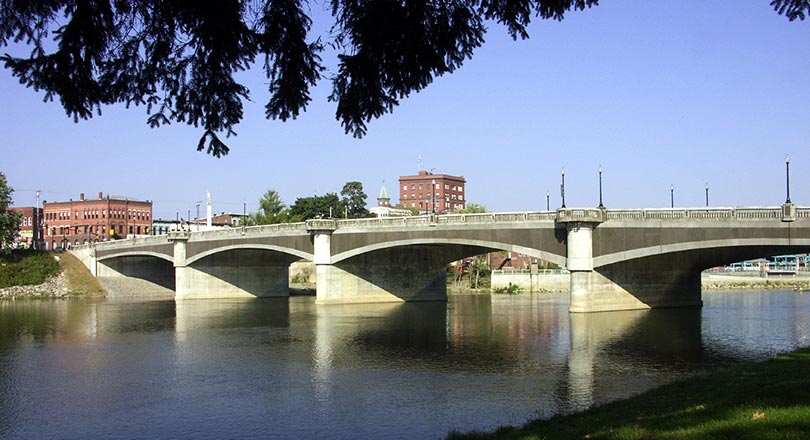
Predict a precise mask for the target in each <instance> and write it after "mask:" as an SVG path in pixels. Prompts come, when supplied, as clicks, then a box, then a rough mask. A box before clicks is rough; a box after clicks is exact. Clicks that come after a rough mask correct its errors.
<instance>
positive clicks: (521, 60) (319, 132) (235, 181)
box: [0, 0, 810, 218]
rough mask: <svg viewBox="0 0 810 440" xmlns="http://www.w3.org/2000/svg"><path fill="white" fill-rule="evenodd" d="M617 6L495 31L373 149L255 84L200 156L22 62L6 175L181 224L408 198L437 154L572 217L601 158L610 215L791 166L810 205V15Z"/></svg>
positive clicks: (722, 7) (382, 132) (474, 181)
mask: <svg viewBox="0 0 810 440" xmlns="http://www.w3.org/2000/svg"><path fill="white" fill-rule="evenodd" d="M602 3H603V4H602V5H600V6H598V7H595V8H592V9H590V10H586V11H584V12H572V13H569V14H568V16H567V18H566V19H565V20H563V21H562V22H553V21H539V20H537V21H535V22H534V23H533V24H532V26H531V28H530V35H531V38H530V39H529V40H526V41H517V42H514V41H512V40H511V38H509V37H508V35H507V33H506V30H505V29H504V28H502V27H501V26H498V25H497V24H491V25H490V30H489V32H488V34H487V42H486V43H485V45H484V46H483V47H482V48H480V49H479V50H478V51H476V54H475V56H474V57H473V59H472V60H469V61H467V63H465V65H464V66H463V67H462V68H461V69H459V70H458V71H456V72H455V73H454V74H451V75H447V76H445V77H442V78H438V79H437V80H436V81H434V83H433V84H431V85H430V86H429V87H428V88H427V89H426V90H424V91H423V92H421V93H418V94H414V95H412V96H411V97H410V98H408V99H405V100H403V101H402V102H401V104H400V106H399V107H397V108H396V109H395V111H394V113H393V114H389V115H386V116H384V117H383V118H382V119H378V120H375V121H372V122H371V124H370V125H369V132H368V135H367V136H366V137H364V138H363V139H360V140H358V139H354V138H353V137H351V136H349V135H346V134H344V132H343V129H342V128H341V126H340V124H339V122H338V121H336V120H335V118H334V112H335V106H334V104H333V103H329V102H327V100H326V97H327V96H328V94H329V91H330V84H329V83H328V82H327V81H324V82H322V83H321V84H320V85H319V87H318V88H317V89H315V90H314V93H313V102H312V103H311V105H310V107H309V110H308V111H307V112H306V113H305V114H303V115H302V116H301V117H300V118H299V119H298V120H295V121H291V122H287V123H282V122H280V121H267V120H265V119H264V108H263V107H264V103H265V102H266V100H267V95H266V93H265V86H264V85H263V81H262V80H263V78H262V76H261V72H260V71H258V70H257V71H256V72H251V73H249V74H247V75H245V76H244V81H245V83H246V84H247V85H248V86H250V87H251V88H252V98H253V100H254V102H252V103H247V104H246V108H245V118H244V120H243V122H242V123H241V124H240V125H239V126H237V127H236V131H237V132H238V133H239V135H238V136H237V137H235V138H230V139H228V144H229V145H230V147H231V152H230V154H229V155H228V156H226V157H224V158H221V159H216V158H214V157H211V156H209V155H207V154H205V153H200V152H197V151H196V148H195V147H196V143H197V140H198V139H199V136H200V135H201V133H202V132H201V130H200V129H195V128H193V127H188V126H185V125H181V124H177V123H175V124H173V125H172V126H169V127H163V128H160V129H150V128H149V127H148V126H147V125H146V122H145V120H146V117H147V116H146V113H145V109H144V108H143V107H139V108H131V109H129V110H126V109H124V108H123V106H115V107H111V108H106V109H104V113H103V115H102V116H101V117H95V118H93V119H91V120H87V121H80V122H79V123H78V124H75V123H74V122H73V121H72V119H70V118H68V117H67V116H65V113H64V111H63V110H62V108H61V106H60V105H59V104H58V103H43V102H42V94H41V93H35V92H34V91H33V90H30V89H26V88H24V87H23V86H21V85H19V84H18V83H17V82H16V80H15V79H14V78H12V77H11V75H10V74H9V72H8V71H6V70H5V69H2V70H1V71H0V87H2V88H1V89H0V90H2V97H3V100H2V102H3V105H2V106H1V107H2V108H0V125H1V127H0V128H1V129H2V133H3V141H2V144H0V145H1V146H0V153H1V154H0V171H2V172H3V173H5V175H6V177H7V178H8V180H9V182H10V184H11V185H12V186H13V187H14V188H15V190H16V191H15V193H14V202H15V205H17V206H29V205H33V204H34V191H35V190H37V189H41V190H42V199H44V200H51V201H57V200H68V199H69V198H73V199H77V198H78V197H79V193H82V192H83V193H85V194H86V195H87V196H88V197H90V196H95V195H96V194H97V193H98V192H99V191H103V192H104V193H105V194H115V195H127V196H131V197H136V198H142V199H149V200H153V201H154V212H155V216H156V217H164V218H174V216H175V212H176V211H177V210H179V211H180V212H181V216H183V217H185V216H186V214H185V213H186V212H187V211H188V210H191V212H192V215H194V211H195V209H196V208H195V204H196V202H197V201H198V200H202V201H203V202H204V201H205V194H206V191H210V192H211V193H212V197H213V205H214V211H215V212H220V211H230V212H241V211H242V204H243V202H247V209H248V211H249V212H250V211H255V210H256V209H257V208H258V199H259V197H261V195H262V194H263V193H264V192H265V191H266V190H267V189H268V188H273V189H276V190H277V191H278V192H279V193H280V194H281V195H282V198H283V199H284V201H285V202H286V203H287V204H291V203H293V202H294V201H295V199H296V198H297V197H302V196H310V195H313V194H315V193H316V192H317V194H319V195H322V194H324V193H327V192H339V191H340V189H341V188H342V186H343V184H344V183H345V182H347V181H351V180H358V181H361V182H362V183H363V185H364V187H365V190H366V193H367V194H368V195H369V200H368V201H369V204H374V203H375V200H374V198H375V197H376V195H377V193H378V191H379V189H380V185H381V183H382V182H383V181H385V182H386V186H387V187H388V190H389V192H390V193H391V197H392V198H393V199H395V200H396V198H397V197H398V195H399V192H398V188H397V179H398V176H400V175H404V174H413V173H415V172H416V170H417V157H418V156H419V155H420V154H421V156H422V167H423V169H431V168H435V171H436V172H441V173H448V174H456V175H463V176H464V177H465V178H466V179H467V199H468V202H473V203H478V204H482V205H485V206H486V207H487V208H488V209H489V210H490V211H522V210H534V209H545V206H546V191H550V193H551V206H552V208H555V207H558V206H559V204H560V196H559V186H560V169H561V168H563V167H564V168H565V172H566V176H565V180H566V204H567V205H568V206H576V207H590V206H596V205H597V204H598V178H597V168H598V167H599V165H600V164H601V165H602V167H603V168H604V175H603V177H604V180H603V182H604V202H605V205H606V206H608V207H609V208H636V207H669V203H670V199H669V197H670V185H674V186H675V204H676V206H679V207H686V206H703V204H704V185H705V184H706V183H707V182H708V184H709V186H710V204H711V205H713V206H743V205H779V204H781V203H782V202H784V200H785V162H784V159H785V155H786V154H789V155H790V157H791V199H792V201H793V202H794V203H797V204H800V205H810V191H808V189H809V188H810V149H808V145H810V21H805V22H801V21H797V22H792V23H791V22H788V20H787V19H786V18H785V17H782V16H779V15H777V14H776V13H775V12H774V11H773V10H772V9H771V7H770V6H769V1H768V0H740V1H735V2H720V1H711V2H706V1H697V0H689V1H674V0H670V1H656V2H651V1H647V0H634V1H630V0H604V1H603V2H602ZM313 8H314V9H318V8H320V6H313ZM316 14H317V15H319V16H320V15H321V12H317V13H316ZM324 26H328V24H323V23H318V27H319V28H323V27H324ZM0 50H2V51H3V52H7V51H10V52H12V53H14V51H15V50H17V51H18V50H19V49H18V48H2V49H0ZM326 57H327V58H326V60H327V61H328V62H330V63H334V60H333V58H332V57H333V54H327V55H326Z"/></svg>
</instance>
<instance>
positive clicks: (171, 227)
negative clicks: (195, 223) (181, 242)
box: [149, 218, 188, 235]
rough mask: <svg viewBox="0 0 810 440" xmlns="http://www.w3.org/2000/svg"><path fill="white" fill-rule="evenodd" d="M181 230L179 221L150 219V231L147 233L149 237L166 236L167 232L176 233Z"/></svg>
mask: <svg viewBox="0 0 810 440" xmlns="http://www.w3.org/2000/svg"><path fill="white" fill-rule="evenodd" d="M181 229H182V227H181V224H180V220H165V219H162V218H156V219H152V229H151V230H150V231H149V232H150V233H151V235H167V234H168V233H169V232H177V231H180V230H181ZM186 229H188V228H186Z"/></svg>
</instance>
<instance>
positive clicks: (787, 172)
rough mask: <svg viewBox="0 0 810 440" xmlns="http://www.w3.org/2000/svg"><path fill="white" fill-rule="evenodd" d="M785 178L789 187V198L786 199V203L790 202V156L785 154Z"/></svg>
mask: <svg viewBox="0 0 810 440" xmlns="http://www.w3.org/2000/svg"><path fill="white" fill-rule="evenodd" d="M785 179H786V180H785V183H786V187H787V199H785V203H790V156H785Z"/></svg>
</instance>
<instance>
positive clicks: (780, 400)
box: [448, 348, 810, 440]
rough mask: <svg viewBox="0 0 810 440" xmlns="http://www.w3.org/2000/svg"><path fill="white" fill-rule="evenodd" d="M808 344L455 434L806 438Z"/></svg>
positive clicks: (809, 432)
mask: <svg viewBox="0 0 810 440" xmlns="http://www.w3.org/2000/svg"><path fill="white" fill-rule="evenodd" d="M808 371H810V348H802V349H799V350H796V351H794V352H792V353H789V354H784V355H779V356H777V357H776V358H774V359H771V360H768V361H765V362H759V363H747V364H742V365H737V366H734V367H729V368H724V369H722V370H720V371H717V372H714V373H710V374H705V375H700V376H695V377H692V378H689V379H684V380H679V381H676V382H673V383H670V384H668V385H664V386H661V387H659V388H655V389H653V390H650V391H648V392H646V393H643V394H641V395H639V396H636V397H633V398H630V399H626V400H622V401H616V402H613V403H609V404H606V405H603V406H600V407H597V408H592V409H590V410H587V411H584V412H582V413H578V414H571V415H561V416H555V417H552V418H551V419H548V420H535V421H532V422H529V423H527V424H526V425H524V426H523V427H520V428H512V427H504V428H500V429H498V430H497V431H495V432H491V433H476V432H473V433H466V434H464V433H458V432H454V433H451V434H450V435H449V436H448V439H450V440H459V439H537V440H539V439H638V440H642V439H729V440H731V439H766V440H768V439H806V438H810V375H809V374H807V372H808Z"/></svg>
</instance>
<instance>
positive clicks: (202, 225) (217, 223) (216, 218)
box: [189, 212, 247, 231]
mask: <svg viewBox="0 0 810 440" xmlns="http://www.w3.org/2000/svg"><path fill="white" fill-rule="evenodd" d="M244 217H247V216H246V215H243V214H235V213H232V212H222V213H220V214H212V215H211V221H210V224H211V226H208V224H209V221H208V217H206V218H195V219H193V220H191V221H189V223H191V225H192V230H197V228H198V227H199V230H201V231H206V230H213V229H223V228H231V227H234V226H237V225H240V224H241V223H240V220H241V219H242V218H244Z"/></svg>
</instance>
